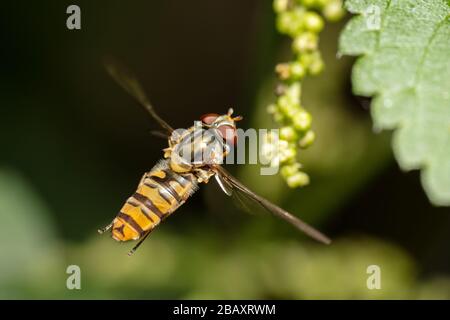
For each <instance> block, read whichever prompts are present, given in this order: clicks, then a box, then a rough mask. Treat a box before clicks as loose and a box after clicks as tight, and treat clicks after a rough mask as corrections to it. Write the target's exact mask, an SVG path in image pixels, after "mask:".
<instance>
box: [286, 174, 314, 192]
mask: <svg viewBox="0 0 450 320" xmlns="http://www.w3.org/2000/svg"><path fill="white" fill-rule="evenodd" d="M286 182H287V185H288V186H289V187H291V188H297V187H303V186H306V185H307V184H309V177H308V175H307V174H306V173H304V172H297V173H296V174H294V175H292V176H290V177H288V178H287V179H286Z"/></svg>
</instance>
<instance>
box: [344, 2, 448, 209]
mask: <svg viewBox="0 0 450 320" xmlns="http://www.w3.org/2000/svg"><path fill="white" fill-rule="evenodd" d="M345 5H346V8H347V10H348V11H350V12H352V13H354V14H357V15H356V16H354V17H353V18H352V19H351V20H350V21H349V22H348V23H347V25H346V27H345V29H344V31H343V32H342V34H341V37H340V44H339V46H340V48H339V51H340V53H341V54H347V55H362V56H361V57H359V58H358V59H357V61H356V63H355V65H354V67H353V74H352V83H353V92H354V93H355V94H358V95H362V96H373V97H374V99H373V101H372V117H373V121H374V126H375V128H376V129H378V130H380V129H395V132H394V138H393V149H394V153H395V156H396V158H397V161H398V163H399V164H400V167H401V168H402V169H404V170H411V169H422V175H421V177H422V184H423V186H424V189H425V191H426V193H427V195H428V197H429V199H430V201H431V202H432V203H433V204H435V205H447V206H448V205H450V60H449V57H450V16H449V13H450V7H449V1H444V0H431V1H430V0H401V1H400V0H391V1H388V0H373V1H369V0H347V1H346V3H345Z"/></svg>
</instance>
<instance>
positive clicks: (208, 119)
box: [200, 113, 219, 124]
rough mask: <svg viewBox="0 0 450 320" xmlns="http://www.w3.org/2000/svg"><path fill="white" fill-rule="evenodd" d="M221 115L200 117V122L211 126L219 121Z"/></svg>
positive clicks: (208, 114)
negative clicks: (215, 121)
mask: <svg viewBox="0 0 450 320" xmlns="http://www.w3.org/2000/svg"><path fill="white" fill-rule="evenodd" d="M218 116H219V115H218V114H217V113H207V114H204V115H202V116H201V117H200V120H202V121H203V122H204V123H206V124H211V123H213V122H214V120H216V119H217V117H218Z"/></svg>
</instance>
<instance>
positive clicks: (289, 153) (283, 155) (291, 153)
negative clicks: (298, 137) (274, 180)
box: [280, 140, 297, 163]
mask: <svg viewBox="0 0 450 320" xmlns="http://www.w3.org/2000/svg"><path fill="white" fill-rule="evenodd" d="M280 141H283V140H280ZM296 156H297V150H296V149H295V146H290V147H288V148H287V149H284V150H281V151H280V162H281V163H286V162H290V161H292V160H294V159H295V157H296Z"/></svg>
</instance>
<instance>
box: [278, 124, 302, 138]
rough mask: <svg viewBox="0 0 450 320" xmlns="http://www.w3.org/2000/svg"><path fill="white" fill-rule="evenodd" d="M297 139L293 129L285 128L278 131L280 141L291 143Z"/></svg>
mask: <svg viewBox="0 0 450 320" xmlns="http://www.w3.org/2000/svg"><path fill="white" fill-rule="evenodd" d="M297 138H298V135H297V132H296V131H295V129H294V128H292V127H288V126H286V127H282V128H281V129H280V139H283V140H287V141H291V142H292V141H295V140H297Z"/></svg>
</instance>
